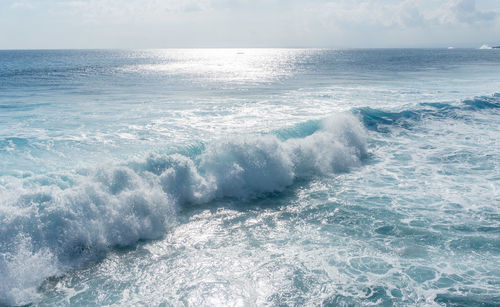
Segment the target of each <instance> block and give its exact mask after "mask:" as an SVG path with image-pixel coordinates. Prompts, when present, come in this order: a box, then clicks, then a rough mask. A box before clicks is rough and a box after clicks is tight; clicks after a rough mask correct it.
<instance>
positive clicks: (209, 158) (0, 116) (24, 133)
mask: <svg viewBox="0 0 500 307" xmlns="http://www.w3.org/2000/svg"><path fill="white" fill-rule="evenodd" d="M499 142H500V49H488V50H479V49H459V48H456V49H342V50H334V49H158V50H4V51H0V305H1V306H19V305H28V306H500V145H499V144H500V143H499Z"/></svg>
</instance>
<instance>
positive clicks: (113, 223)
mask: <svg viewBox="0 0 500 307" xmlns="http://www.w3.org/2000/svg"><path fill="white" fill-rule="evenodd" d="M306 126H307V125H306ZM306 128H307V129H309V130H308V131H307V132H304V133H298V134H299V135H300V134H302V135H304V136H303V137H300V138H299V137H293V135H292V134H289V135H288V136H287V137H279V133H278V136H277V135H262V136H255V137H251V138H233V139H230V140H226V141H222V142H217V143H214V144H211V145H207V146H206V148H204V149H203V150H202V151H201V153H197V151H199V150H194V153H193V154H186V155H182V154H172V155H159V154H152V155H150V156H149V157H147V158H146V159H145V160H144V161H132V162H128V163H125V164H121V165H109V166H105V167H101V168H97V169H94V170H80V171H78V172H76V173H71V174H48V175H47V174H46V175H38V176H35V175H32V176H29V177H27V178H14V177H9V178H8V181H7V180H4V181H2V182H0V183H2V184H1V185H0V195H1V196H0V197H1V203H2V206H0V250H1V251H2V253H1V254H0V276H2V278H1V279H0V304H13V305H19V304H26V303H29V302H32V301H34V300H36V298H37V289H38V287H39V286H40V285H41V284H42V282H43V281H44V280H45V279H46V278H48V277H50V276H55V275H58V274H62V273H63V272H64V271H67V270H69V269H71V268H75V267H78V266H80V265H82V264H84V263H86V262H88V261H92V260H96V259H100V258H102V257H103V256H104V255H105V254H106V252H107V251H108V250H109V249H110V248H113V247H126V246H131V245H133V244H136V243H137V242H138V241H139V240H142V239H155V238H160V237H161V236H162V235H163V234H164V233H165V231H166V230H168V228H169V227H171V225H173V224H174V223H175V216H176V212H177V211H178V209H179V208H180V207H181V206H182V205H184V204H187V203H189V204H201V203H207V202H210V201H213V200H214V199H218V198H227V197H229V198H236V199H250V198H254V197H258V196H262V195H265V194H266V193H274V192H280V191H282V190H283V189H285V188H286V187H287V186H290V185H291V184H293V182H294V181H295V180H296V179H301V178H308V177H311V176H318V175H328V174H332V173H338V172H345V171H348V170H349V169H350V168H352V167H356V166H358V165H360V163H361V161H362V160H363V159H364V158H365V157H366V155H367V150H366V139H365V138H366V136H365V131H364V128H363V126H362V124H361V123H360V122H359V121H358V119H357V118H356V117H355V116H353V115H350V114H342V115H338V116H336V117H333V118H329V119H327V120H324V121H322V122H320V123H319V122H318V125H317V126H316V127H312V128H311V127H309V126H307V127H306ZM299 130H300V127H299ZM21 264H22V265H21Z"/></svg>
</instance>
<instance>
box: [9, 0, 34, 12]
mask: <svg viewBox="0 0 500 307" xmlns="http://www.w3.org/2000/svg"><path fill="white" fill-rule="evenodd" d="M10 8H11V9H22V10H32V9H34V8H35V5H34V4H33V3H30V2H25V1H16V2H13V3H12V4H11V5H10Z"/></svg>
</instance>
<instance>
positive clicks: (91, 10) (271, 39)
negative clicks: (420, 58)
mask: <svg viewBox="0 0 500 307" xmlns="http://www.w3.org/2000/svg"><path fill="white" fill-rule="evenodd" d="M483 44H487V45H500V0H400V1H396V0H0V49H59V48H64V49H70V48H177V47H322V48H385V47H387V48H397V47H448V46H454V47H472V48H477V47H479V46H481V45H483Z"/></svg>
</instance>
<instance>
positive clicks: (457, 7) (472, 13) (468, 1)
mask: <svg viewBox="0 0 500 307" xmlns="http://www.w3.org/2000/svg"><path fill="white" fill-rule="evenodd" d="M448 7H449V12H450V13H451V18H452V19H451V20H452V21H456V22H461V23H467V24H474V23H481V22H489V21H492V20H494V19H495V18H496V17H497V15H498V13H497V12H495V11H479V10H477V9H476V1H475V0H455V1H450V2H449V4H448Z"/></svg>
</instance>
